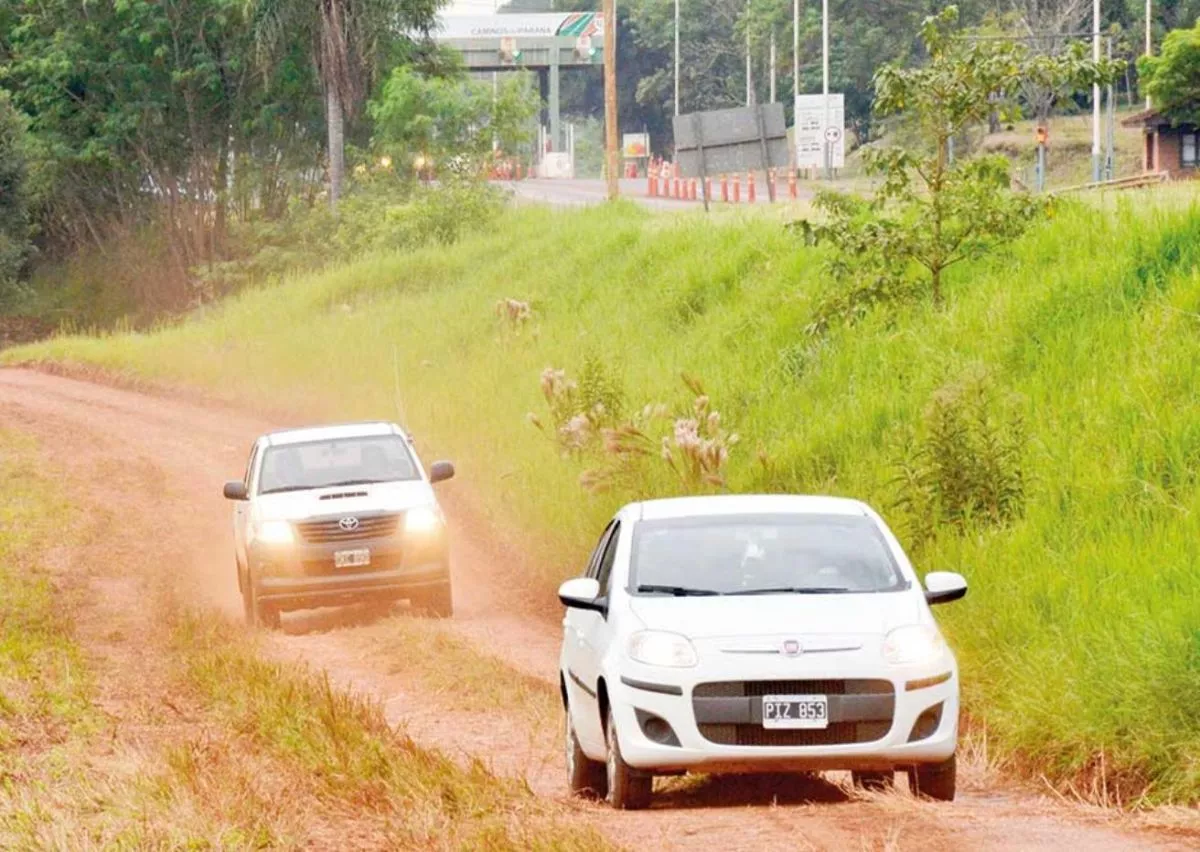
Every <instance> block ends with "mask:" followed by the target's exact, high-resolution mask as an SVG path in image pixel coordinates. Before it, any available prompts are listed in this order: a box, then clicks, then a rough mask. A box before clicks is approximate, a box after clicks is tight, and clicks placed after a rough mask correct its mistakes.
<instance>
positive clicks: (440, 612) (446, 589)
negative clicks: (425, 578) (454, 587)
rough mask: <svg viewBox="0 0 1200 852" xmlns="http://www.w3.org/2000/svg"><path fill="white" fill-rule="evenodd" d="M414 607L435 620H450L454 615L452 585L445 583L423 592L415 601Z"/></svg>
mask: <svg viewBox="0 0 1200 852" xmlns="http://www.w3.org/2000/svg"><path fill="white" fill-rule="evenodd" d="M413 606H414V607H415V608H416V609H419V610H421V611H422V612H424V613H426V614H428V615H431V616H433V617H434V618H449V617H450V616H452V615H454V600H453V597H452V596H451V594H450V584H449V583H443V584H442V585H440V586H435V587H433V588H431V589H429V590H428V591H424V592H421V594H420V596H419V597H418V598H416V599H415V600H414V601H413Z"/></svg>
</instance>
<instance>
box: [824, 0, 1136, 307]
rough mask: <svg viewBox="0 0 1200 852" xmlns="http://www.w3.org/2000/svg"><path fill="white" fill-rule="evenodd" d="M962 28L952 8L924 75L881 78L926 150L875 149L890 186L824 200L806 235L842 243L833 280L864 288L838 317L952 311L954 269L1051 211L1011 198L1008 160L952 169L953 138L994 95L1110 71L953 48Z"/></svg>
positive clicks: (894, 69) (1078, 81)
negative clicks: (926, 296)
mask: <svg viewBox="0 0 1200 852" xmlns="http://www.w3.org/2000/svg"><path fill="white" fill-rule="evenodd" d="M957 22H958V10H957V8H956V7H954V6H949V7H947V8H946V9H945V10H944V11H943V12H941V13H940V14H938V15H936V16H933V17H929V18H926V20H925V22H924V23H923V24H922V26H921V41H922V43H923V44H924V47H925V52H926V54H927V60H926V62H925V63H924V64H922V65H920V66H918V67H916V68H902V67H899V66H896V65H886V66H884V67H883V68H881V69H880V70H879V72H878V73H877V74H876V75H875V81H874V86H875V112H876V114H877V115H879V116H880V117H887V116H891V115H901V114H902V115H903V117H904V118H906V119H907V120H908V122H909V123H910V124H911V126H912V129H913V131H914V132H915V134H916V137H917V138H918V139H919V140H921V143H922V146H923V147H921V148H918V149H917V150H909V149H903V148H898V147H883V148H870V149H868V150H867V152H866V154H865V157H864V162H865V166H866V169H867V171H868V173H869V174H871V175H872V176H875V177H878V178H881V179H882V185H881V187H880V188H879V190H878V192H877V193H876V194H875V196H874V198H873V199H871V200H870V201H869V202H866V201H861V200H858V199H855V198H853V197H850V196H846V195H843V194H839V193H824V194H822V195H821V196H819V197H818V199H817V206H818V208H819V209H820V210H822V211H823V212H824V213H825V214H826V220H825V221H824V222H823V223H821V224H820V225H817V226H815V227H814V226H809V230H810V232H811V234H812V236H813V237H815V238H817V239H824V240H827V241H829V242H831V243H832V244H833V245H834V248H835V252H834V259H833V261H832V263H833V267H832V268H833V271H834V272H835V274H837V275H838V277H841V278H843V279H846V278H851V279H854V280H856V281H857V284H856V289H855V290H852V291H851V293H850V294H848V295H845V296H842V297H841V302H840V303H838V304H835V305H834V306H833V307H832V310H833V311H834V312H835V313H837V312H842V313H849V314H850V315H851V316H853V315H855V314H856V313H858V312H861V311H862V310H864V309H866V308H868V307H870V306H871V305H873V304H875V303H877V302H881V301H888V300H890V299H894V298H899V297H902V296H908V295H911V294H913V293H914V292H917V291H919V290H921V289H924V288H925V287H927V288H928V290H929V292H930V293H931V295H932V297H933V301H934V303H935V304H937V305H941V304H943V302H944V293H943V275H944V273H945V271H946V270H947V269H948V268H950V267H952V266H954V265H955V264H957V263H960V262H962V261H964V260H967V259H969V258H974V257H979V256H981V255H983V254H986V253H987V252H988V251H990V250H992V249H993V248H995V247H996V246H998V245H1001V244H1003V243H1006V242H1008V241H1011V240H1013V239H1015V238H1016V237H1017V236H1019V235H1020V234H1021V233H1022V232H1023V231H1024V230H1025V229H1026V228H1027V227H1029V224H1030V222H1032V221H1033V220H1034V219H1035V217H1036V214H1037V212H1038V211H1039V210H1040V209H1042V208H1043V207H1044V206H1045V205H1044V202H1043V201H1041V200H1039V199H1038V198H1036V197H1033V196H1030V195H1028V194H1025V193H1016V192H1013V191H1011V189H1010V186H1009V184H1010V178H1009V166H1008V162H1007V160H1006V159H1005V158H1004V157H1002V156H992V157H976V158H970V159H959V160H957V161H953V162H952V161H951V158H950V140H951V139H953V138H955V137H956V136H958V135H959V134H960V133H962V132H963V131H964V130H966V129H967V128H968V127H971V126H974V125H978V124H980V123H982V122H983V121H985V120H986V119H987V117H988V114H989V113H990V112H991V111H992V110H993V109H994V108H995V105H996V96H997V95H998V94H999V93H1011V92H1015V91H1017V90H1018V89H1019V88H1020V85H1021V84H1022V83H1023V82H1025V81H1033V82H1035V83H1037V84H1039V85H1043V86H1047V87H1051V88H1055V89H1058V88H1062V87H1063V86H1064V85H1067V84H1068V83H1069V84H1071V85H1074V86H1084V85H1090V84H1091V83H1092V82H1093V81H1095V80H1107V79H1108V77H1109V76H1111V74H1112V73H1113V68H1112V66H1110V65H1109V64H1108V63H1101V64H1095V63H1093V62H1091V60H1088V59H1085V58H1084V55H1083V50H1082V46H1076V48H1074V49H1072V50H1071V51H1069V52H1068V53H1066V54H1065V55H1062V56H1057V57H1052V56H1036V55H1032V54H1031V52H1030V51H1029V49H1028V48H1027V47H1025V46H1024V45H1020V44H1016V43H1013V42H1007V41H991V40H988V41H974V40H962V39H959V38H956V31H955V30H956V24H957ZM914 272H917V273H919V275H916V276H914ZM818 325H820V323H818ZM815 330H820V328H817V329H815Z"/></svg>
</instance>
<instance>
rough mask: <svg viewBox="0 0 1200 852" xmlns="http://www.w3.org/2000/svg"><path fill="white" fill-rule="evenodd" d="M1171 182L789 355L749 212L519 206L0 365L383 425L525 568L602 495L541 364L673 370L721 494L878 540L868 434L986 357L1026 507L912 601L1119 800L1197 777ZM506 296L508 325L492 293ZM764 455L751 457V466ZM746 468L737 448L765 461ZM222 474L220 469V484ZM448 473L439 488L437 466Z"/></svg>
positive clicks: (1194, 319) (981, 536) (1067, 210)
mask: <svg viewBox="0 0 1200 852" xmlns="http://www.w3.org/2000/svg"><path fill="white" fill-rule="evenodd" d="M1193 199H1194V196H1193V195H1192V191H1191V190H1188V189H1177V190H1170V191H1160V192H1159V193H1157V194H1141V195H1130V196H1123V197H1122V198H1121V200H1117V201H1114V200H1112V199H1109V200H1108V201H1107V202H1106V204H1104V205H1097V206H1091V207H1084V206H1072V205H1067V206H1064V207H1063V208H1061V209H1060V211H1059V213H1058V215H1057V216H1056V218H1055V219H1054V221H1052V222H1049V223H1044V224H1039V225H1037V226H1036V227H1035V228H1034V229H1033V230H1032V231H1031V233H1029V234H1028V235H1027V236H1026V237H1025V238H1024V239H1023V240H1022V241H1021V242H1020V243H1019V244H1017V245H1016V246H1014V247H1012V249H1011V250H1009V251H1007V252H1004V253H1002V254H1000V255H997V256H994V257H993V258H991V259H989V260H986V261H981V262H979V263H976V264H974V265H971V266H965V267H963V268H960V269H958V270H957V271H956V273H955V275H954V277H953V279H952V281H951V282H950V289H951V294H950V299H949V307H948V308H946V309H945V310H944V311H941V312H938V311H935V310H933V309H932V308H930V307H928V306H925V305H916V306H911V307H907V308H903V309H900V310H899V311H897V312H887V311H879V312H876V313H875V314H872V315H870V316H868V317H867V318H866V319H865V320H864V321H863V322H861V323H860V324H858V325H857V326H855V327H854V328H851V329H839V330H836V331H835V332H834V333H833V335H832V336H830V337H829V338H828V339H827V340H826V341H825V342H824V344H823V345H820V346H817V347H812V346H810V345H809V342H808V341H807V340H806V339H805V338H804V336H803V328H804V326H805V324H806V322H807V321H808V319H809V317H810V316H811V313H812V310H813V307H814V305H815V303H816V302H818V301H819V300H820V299H821V297H822V296H823V294H825V293H826V292H827V291H828V288H829V285H828V283H827V282H826V281H825V280H824V279H823V276H822V274H821V265H820V255H819V253H817V252H816V251H815V250H813V249H807V248H804V247H802V246H801V245H799V244H798V242H797V241H796V240H795V239H794V238H793V237H791V236H789V235H788V233H787V232H786V231H785V230H784V229H782V228H780V227H779V224H778V222H772V221H769V220H766V219H754V218H751V219H746V220H741V221H739V220H733V221H731V220H730V219H724V220H722V221H721V222H719V223H712V222H708V221H705V220H704V219H702V218H700V217H683V218H669V219H667V218H655V217H652V216H650V215H648V214H646V213H644V212H642V211H640V210H638V209H636V208H634V207H631V206H615V207H612V208H609V209H604V210H589V211H585V212H579V213H573V214H564V213H562V212H553V213H552V212H549V211H543V210H536V209H525V210H521V211H519V212H513V213H510V214H508V217H507V219H506V220H505V221H504V222H502V223H501V224H499V225H497V226H495V227H493V228H492V229H491V230H490V231H489V232H487V233H483V234H480V235H476V236H474V237H471V238H468V239H466V240H464V241H463V242H461V243H459V244H458V245H456V246H455V247H454V248H452V249H449V250H434V249H429V250H423V251H418V252H415V253H411V254H395V255H380V256H373V257H369V258H366V259H364V260H362V261H360V262H357V263H354V264H352V265H348V266H344V267H341V268H338V269H336V270H334V271H330V272H328V273H326V274H322V275H319V276H313V277H307V278H298V279H295V280H292V281H291V282H290V283H288V284H287V285H285V286H283V287H280V288H276V289H266V290H259V291H252V292H246V293H243V294H241V295H239V296H238V297H236V298H234V299H232V300H230V301H229V302H227V303H225V304H224V305H223V306H221V307H219V308H217V309H215V310H212V311H211V312H209V313H207V314H204V315H198V316H196V317H195V318H194V320H192V321H190V322H188V323H186V324H183V325H179V326H175V327H171V328H167V329H163V330H161V331H158V332H156V333H150V334H125V335H120V336H112V337H107V338H104V339H86V338H67V339H58V340H53V341H50V342H47V343H45V344H42V345H39V346H33V347H28V348H25V349H21V350H16V351H13V352H9V353H6V354H5V355H4V356H3V357H4V360H6V361H8V362H9V363H15V362H19V361H30V360H42V359H45V360H53V361H57V362H64V363H79V364H88V365H98V366H100V367H103V368H107V369H110V370H114V371H128V372H132V373H135V374H137V375H138V376H140V377H144V378H149V379H153V380H163V381H169V382H185V383H190V384H192V385H195V386H198V387H201V388H206V389H208V390H210V391H213V392H216V393H218V394H221V395H225V396H228V397H231V398H235V399H238V400H241V401H243V402H248V403H250V404H251V405H253V404H255V403H258V402H262V401H265V400H269V401H270V403H271V404H272V405H273V406H275V407H280V406H282V407H288V406H296V407H298V408H305V409H310V410H311V409H312V408H314V407H316V408H319V409H320V410H322V411H324V412H326V413H327V414H328V415H329V416H331V417H336V418H339V419H347V418H355V417H368V416H371V417H377V416H382V417H399V418H401V419H403V420H404V421H405V422H407V423H408V424H409V425H410V426H411V428H412V429H413V430H414V431H415V433H416V435H417V437H418V438H419V439H420V440H421V441H422V442H423V444H424V446H425V447H426V449H427V452H428V451H430V450H436V452H437V453H438V454H439V455H452V456H453V457H454V458H455V459H456V461H458V462H459V465H460V471H461V478H462V480H465V481H466V483H467V485H466V487H467V488H470V489H472V490H473V491H474V492H476V493H477V494H478V495H480V496H481V497H482V498H484V501H485V504H486V505H487V506H488V507H489V509H490V511H491V512H492V513H493V516H494V518H495V520H496V521H497V522H498V523H500V524H502V525H503V526H504V527H505V528H507V529H511V530H512V531H513V535H514V537H515V538H516V539H517V541H518V543H519V544H520V545H521V546H522V547H523V548H525V549H526V550H527V551H529V552H530V553H531V554H532V555H533V556H534V557H535V558H536V560H537V563H538V565H539V566H540V569H539V571H540V574H539V582H540V583H541V586H542V588H543V589H544V590H545V593H546V601H547V605H548V606H550V605H552V601H553V598H552V596H551V591H552V589H551V584H552V582H554V581H556V580H558V579H560V578H562V577H563V576H565V575H567V574H569V573H572V572H574V571H576V570H578V569H579V568H581V566H582V563H583V558H584V555H585V553H586V551H587V548H588V547H589V546H590V544H591V542H592V541H593V539H594V537H595V535H596V534H597V533H598V532H599V530H600V528H601V525H602V523H603V521H604V520H605V518H606V516H607V515H608V514H609V513H610V512H611V511H612V510H613V509H614V508H615V507H616V506H617V505H618V504H620V503H621V502H622V501H623V500H625V499H627V498H628V497H629V496H630V495H629V494H627V493H610V494H604V495H600V496H596V495H592V494H589V493H586V492H584V491H583V490H582V489H581V488H580V487H579V485H578V477H579V475H580V473H581V471H582V469H583V467H584V463H583V462H580V461H575V460H570V459H567V460H564V459H563V458H561V457H560V455H559V452H558V450H557V448H556V447H555V446H554V444H553V443H552V442H551V441H548V440H547V439H546V438H545V437H544V436H543V435H542V434H541V433H540V432H538V431H537V430H535V429H534V428H532V427H531V426H530V425H529V424H528V422H527V421H526V418H525V415H526V413H527V412H530V411H534V412H541V411H543V409H544V402H543V401H542V399H541V395H540V390H539V387H538V378H539V374H540V372H541V370H542V369H543V368H544V367H547V366H555V367H565V368H567V369H568V370H571V371H578V369H579V367H580V365H581V364H582V362H583V360H584V359H585V357H589V356H590V357H593V358H598V359H601V360H602V361H604V362H605V363H606V364H608V365H609V366H610V367H611V368H612V370H613V371H614V372H615V373H616V374H617V375H619V376H620V381H621V385H622V389H623V392H624V397H625V400H626V402H627V405H628V406H629V407H630V408H637V407H640V406H641V405H642V404H644V403H647V402H655V401H667V400H668V399H677V398H679V382H678V375H679V373H680V372H681V371H685V370H686V371H688V372H690V373H692V374H695V375H696V376H699V377H700V378H701V379H702V380H703V382H704V384H705V387H706V389H707V390H708V392H709V394H710V395H711V397H712V399H713V401H714V405H715V407H716V408H717V409H719V410H720V411H721V413H722V415H723V416H724V418H725V421H726V423H727V424H729V425H730V426H731V427H732V428H734V429H736V430H737V431H738V432H739V433H740V434H741V436H742V443H741V444H740V445H739V447H738V448H737V449H736V451H735V454H734V457H733V459H732V460H731V462H730V465H729V471H728V480H729V487H730V488H731V489H732V490H735V491H758V490H770V491H779V490H784V491H799V492H831V493H836V494H845V495H854V496H857V497H861V498H863V499H866V500H868V501H869V502H871V503H873V504H875V505H876V506H878V507H879V508H880V509H881V510H882V511H883V513H884V515H885V517H888V518H889V520H892V521H894V522H895V524H896V526H898V527H899V528H900V529H901V531H903V529H904V526H905V525H904V521H905V519H904V517H903V516H902V513H901V512H899V511H898V510H897V509H894V508H893V506H894V504H895V501H896V500H897V498H898V496H899V495H898V494H897V490H896V486H895V484H894V482H895V478H896V474H897V468H896V465H897V462H898V458H899V455H898V449H897V446H898V444H899V442H900V441H901V440H902V437H903V435H904V434H905V433H906V432H907V431H908V430H909V429H911V428H913V427H914V426H915V425H916V424H919V423H920V421H921V419H922V413H923V412H924V411H925V409H926V407H927V406H928V404H929V401H930V399H931V396H932V395H933V394H934V393H935V392H936V391H937V390H938V389H939V388H941V387H944V386H946V385H947V384H950V383H953V382H956V381H958V380H960V379H961V378H962V377H964V376H967V375H975V374H978V373H979V372H980V371H986V372H987V373H988V374H989V375H990V376H991V380H992V382H993V383H994V385H995V386H996V387H997V388H998V389H999V390H1000V391H1002V392H1004V393H1005V394H1012V395H1015V397H1016V399H1017V400H1018V403H1017V404H1018V406H1019V409H1020V413H1021V414H1022V416H1023V418H1024V420H1025V424H1026V429H1027V432H1028V435H1029V441H1028V446H1027V452H1026V453H1025V459H1024V466H1025V470H1024V473H1025V476H1026V480H1027V485H1026V491H1027V493H1028V499H1027V503H1026V505H1025V508H1024V512H1023V514H1022V515H1021V517H1020V518H1019V519H1017V520H1016V521H1014V522H1012V523H1010V524H1008V525H1007V526H1004V527H989V526H983V525H968V526H967V528H966V531H965V532H963V533H959V532H956V531H951V530H948V529H946V530H942V531H940V532H939V534H938V535H937V536H936V537H935V538H934V539H933V540H932V541H930V542H928V543H927V544H926V545H925V546H924V547H923V548H921V549H920V551H919V552H918V553H917V559H918V562H919V565H920V567H921V568H922V569H923V570H931V569H935V568H936V569H952V570H959V571H962V572H963V573H965V574H966V575H967V576H968V577H969V579H970V581H971V584H972V593H971V594H970V596H969V597H968V599H967V600H966V601H964V602H963V603H961V604H959V605H956V606H955V607H951V608H948V609H947V610H945V611H944V612H943V613H940V617H941V618H942V619H943V621H944V623H945V625H946V628H947V631H948V632H949V634H950V635H951V638H952V641H953V643H954V645H955V646H956V647H957V649H958V650H959V653H960V658H961V662H962V668H963V682H964V684H965V691H966V694H965V698H966V706H967V709H968V712H969V713H970V715H971V717H972V719H973V720H975V723H976V724H981V725H986V727H987V729H988V731H989V734H990V741H991V743H992V744H993V745H994V746H995V747H996V748H998V749H999V750H1000V751H1001V752H1003V754H1004V755H1005V756H1007V757H1009V758H1011V759H1013V760H1015V761H1019V762H1020V763H1022V764H1025V765H1028V766H1029V767H1030V768H1032V769H1034V770H1035V771H1037V772H1042V773H1046V774H1047V775H1049V776H1051V777H1053V778H1056V779H1059V780H1062V781H1064V782H1066V781H1069V780H1076V781H1078V779H1080V778H1081V777H1082V778H1084V779H1093V780H1094V779H1097V778H1100V777H1101V776H1102V777H1103V780H1104V783H1105V784H1107V785H1108V790H1109V793H1110V794H1112V792H1113V791H1114V787H1115V788H1116V791H1117V792H1119V793H1120V794H1121V795H1122V796H1125V797H1137V796H1143V795H1144V796H1145V798H1146V800H1147V801H1150V800H1153V801H1163V800H1195V799H1196V798H1197V795H1198V794H1200V713H1197V712H1196V708H1197V707H1200V567H1198V564H1197V559H1196V556H1195V551H1196V542H1197V541H1200V490H1198V489H1197V482H1196V478H1197V472H1198V470H1200V400H1198V398H1197V394H1196V391H1197V388H1200V272H1198V271H1197V265H1198V264H1200V209H1198V208H1197V207H1196V206H1195V203H1194V200H1193ZM505 297H513V298H518V299H522V300H530V301H531V302H532V305H533V309H534V319H533V320H532V321H531V322H530V323H529V324H527V325H526V326H525V327H524V328H523V329H521V330H520V332H519V333H517V332H514V331H513V330H511V329H508V328H507V327H506V326H505V325H504V324H503V323H502V322H501V321H500V320H499V319H498V318H497V317H496V315H495V313H494V311H493V306H494V304H495V302H496V301H497V300H498V299H501V298H505ZM760 456H761V458H760ZM764 460H765V463H764ZM231 473H232V472H231ZM458 487H463V486H462V485H461V484H459V486H458Z"/></svg>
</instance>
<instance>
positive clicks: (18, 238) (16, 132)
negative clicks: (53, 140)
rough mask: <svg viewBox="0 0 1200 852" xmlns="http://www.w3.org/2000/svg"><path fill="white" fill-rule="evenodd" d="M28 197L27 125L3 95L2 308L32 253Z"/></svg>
mask: <svg viewBox="0 0 1200 852" xmlns="http://www.w3.org/2000/svg"><path fill="white" fill-rule="evenodd" d="M28 195H29V187H28V170H27V167H26V138H25V122H24V120H23V119H22V118H21V115H20V114H19V113H18V112H17V111H16V110H15V109H14V108H13V106H12V104H11V103H10V101H9V97H8V93H7V92H4V91H0V305H2V304H3V303H4V301H5V297H6V296H7V295H8V294H9V293H10V292H11V291H12V289H13V287H14V285H15V283H16V281H17V280H18V278H19V276H20V273H21V271H22V268H23V267H24V265H25V260H26V257H27V256H28V253H29V247H30V244H29V204H28V202H29V198H28Z"/></svg>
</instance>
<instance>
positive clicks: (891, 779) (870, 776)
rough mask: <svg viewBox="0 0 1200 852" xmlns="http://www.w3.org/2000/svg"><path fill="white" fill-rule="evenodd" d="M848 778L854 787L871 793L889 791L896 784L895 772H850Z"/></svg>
mask: <svg viewBox="0 0 1200 852" xmlns="http://www.w3.org/2000/svg"><path fill="white" fill-rule="evenodd" d="M850 777H851V779H853V781H854V786H855V787H857V788H858V789H860V790H868V791H870V792H872V793H882V792H884V791H885V790H890V789H892V787H893V785H895V783H896V773H895V772H851V773H850Z"/></svg>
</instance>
